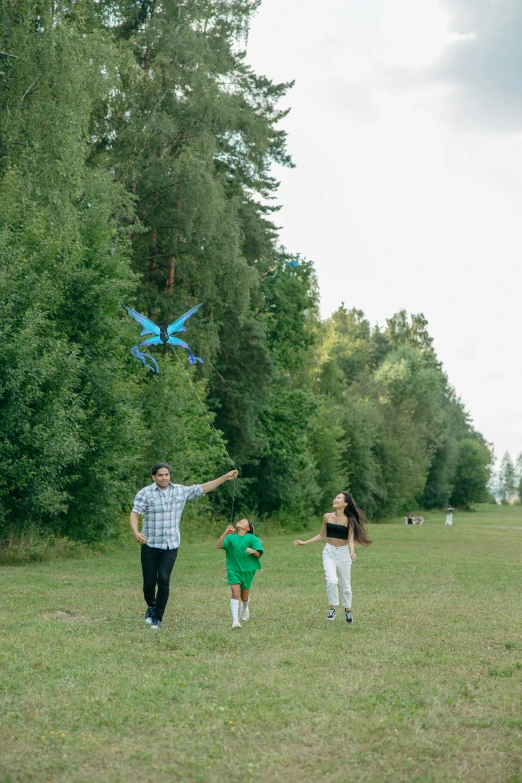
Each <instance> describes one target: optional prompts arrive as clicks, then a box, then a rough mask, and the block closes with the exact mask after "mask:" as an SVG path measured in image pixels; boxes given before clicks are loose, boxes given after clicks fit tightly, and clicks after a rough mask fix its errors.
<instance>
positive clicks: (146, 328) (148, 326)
mask: <svg viewBox="0 0 522 783" xmlns="http://www.w3.org/2000/svg"><path fill="white" fill-rule="evenodd" d="M123 306H124V308H125V309H126V311H127V312H128V314H129V315H130V316H131V317H132V318H134V320H135V321H137V322H138V323H139V324H140V326H142V327H143V328H142V330H141V332H140V337H143V335H145V334H156V335H158V336H159V335H160V334H161V330H160V328H159V326H156V324H155V323H153V322H152V321H150V320H149V319H148V318H145V316H144V315H142V314H141V313H138V312H137V311H136V310H133V309H132V307H127V305H123ZM198 306H199V305H198ZM183 317H184V316H183ZM180 321H181V318H180Z"/></svg>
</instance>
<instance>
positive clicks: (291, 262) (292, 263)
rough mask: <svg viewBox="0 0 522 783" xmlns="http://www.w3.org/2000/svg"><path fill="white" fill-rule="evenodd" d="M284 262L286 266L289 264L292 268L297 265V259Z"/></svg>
mask: <svg viewBox="0 0 522 783" xmlns="http://www.w3.org/2000/svg"><path fill="white" fill-rule="evenodd" d="M285 264H286V265H287V266H291V267H292V268H293V269H295V268H296V267H298V266H299V261H296V260H295V259H294V260H293V261H285Z"/></svg>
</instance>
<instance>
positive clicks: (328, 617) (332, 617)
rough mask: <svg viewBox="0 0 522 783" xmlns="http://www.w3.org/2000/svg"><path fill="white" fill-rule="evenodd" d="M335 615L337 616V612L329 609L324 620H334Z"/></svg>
mask: <svg viewBox="0 0 522 783" xmlns="http://www.w3.org/2000/svg"><path fill="white" fill-rule="evenodd" d="M336 614H337V612H336V611H335V609H330V611H329V612H328V614H327V615H326V619H327V620H335V615H336Z"/></svg>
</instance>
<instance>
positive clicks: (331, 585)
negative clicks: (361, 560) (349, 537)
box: [323, 544, 352, 609]
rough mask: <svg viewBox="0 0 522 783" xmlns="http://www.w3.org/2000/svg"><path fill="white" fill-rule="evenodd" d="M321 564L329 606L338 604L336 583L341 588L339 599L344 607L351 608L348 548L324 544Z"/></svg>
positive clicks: (350, 562) (350, 565)
mask: <svg viewBox="0 0 522 783" xmlns="http://www.w3.org/2000/svg"><path fill="white" fill-rule="evenodd" d="M323 566H324V573H325V576H326V592H327V595H328V602H329V604H330V606H339V593H338V591H337V585H339V586H340V588H341V600H342V604H343V606H344V608H345V609H351V608H352V588H351V586H350V571H351V568H352V558H351V557H350V548H349V547H348V545H347V544H346V545H345V546H332V544H326V546H325V548H324V549H323Z"/></svg>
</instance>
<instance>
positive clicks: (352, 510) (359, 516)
mask: <svg viewBox="0 0 522 783" xmlns="http://www.w3.org/2000/svg"><path fill="white" fill-rule="evenodd" d="M341 494H343V495H344V500H345V502H346V504H347V505H346V507H345V509H344V513H345V516H346V518H347V519H348V530H350V528H352V529H353V537H354V539H355V541H357V543H358V544H361V545H362V546H369V545H370V544H371V543H372V540H371V538H368V535H367V533H366V530H365V528H364V525H365V523H366V514H365V513H364V511H362V510H361V509H360V508H359V507H358V506H357V503H356V502H355V500H354V499H353V498H352V496H351V495H350V493H349V492H342V493H341Z"/></svg>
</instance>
